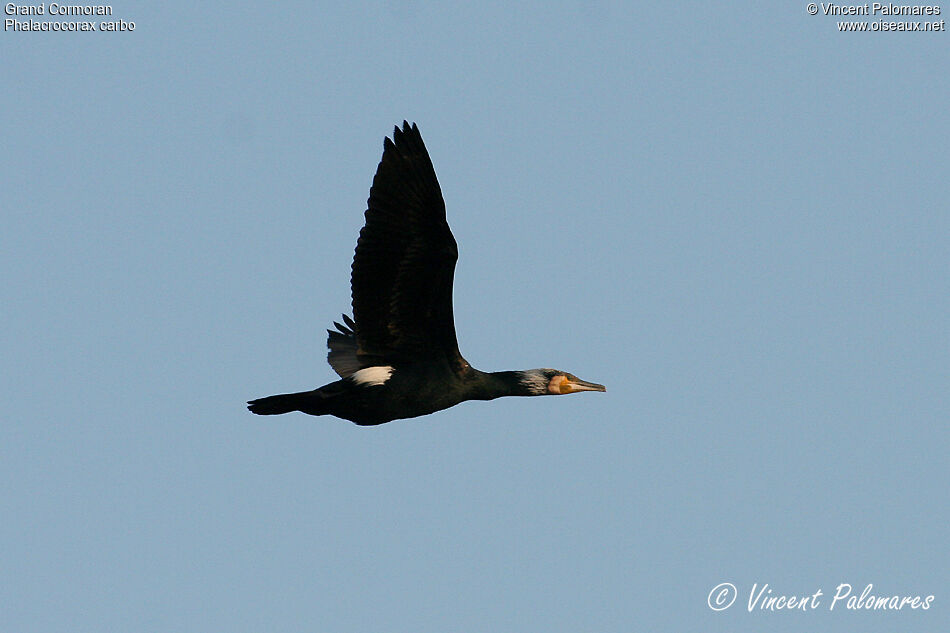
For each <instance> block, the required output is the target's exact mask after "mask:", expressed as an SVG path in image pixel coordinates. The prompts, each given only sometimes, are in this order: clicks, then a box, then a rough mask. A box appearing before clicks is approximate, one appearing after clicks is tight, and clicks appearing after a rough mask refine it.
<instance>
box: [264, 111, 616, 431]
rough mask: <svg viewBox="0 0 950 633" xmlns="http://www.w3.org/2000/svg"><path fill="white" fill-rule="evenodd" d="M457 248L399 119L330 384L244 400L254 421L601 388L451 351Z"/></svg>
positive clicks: (427, 409) (372, 205)
mask: <svg viewBox="0 0 950 633" xmlns="http://www.w3.org/2000/svg"><path fill="white" fill-rule="evenodd" d="M457 260H458V246H457V244H456V242H455V238H454V237H453V236H452V231H451V230H450V229H449V225H448V223H447V222H446V219H445V202H444V201H443V199H442V191H441V189H440V187H439V182H438V180H437V179H436V175H435V170H434V169H433V167H432V162H431V160H430V159H429V154H428V152H427V151H426V148H425V145H424V144H423V142H422V137H421V136H420V134H419V129H418V128H417V127H416V125H415V124H413V125H412V126H410V125H409V124H408V123H407V122H405V121H404V122H403V127H402V129H401V130H400V129H399V128H398V127H397V128H396V129H395V131H394V133H393V138H392V140H390V139H389V138H387V139H385V141H384V142H383V157H382V160H381V161H380V163H379V167H378V168H377V170H376V176H375V178H374V179H373V186H372V188H371V189H370V194H369V202H368V209H367V211H366V224H365V225H364V226H363V228H362V230H360V236H359V240H358V241H357V243H356V254H355V255H354V257H353V266H352V274H351V278H350V284H351V290H352V297H353V318H352V319H350V318H349V317H348V316H346V315H343V323H339V322H334V326H335V328H336V329H335V330H328V331H327V332H328V338H327V347H328V348H329V350H330V352H329V354H328V356H327V360H328V361H329V363H330V366H331V367H333V370H334V371H336V373H337V374H339V376H340V380H337V381H336V382H332V383H330V384H328V385H324V386H323V387H320V388H319V389H315V390H313V391H305V392H300V393H292V394H281V395H277V396H269V397H267V398H260V399H258V400H253V401H251V402H249V403H248V409H250V410H251V411H252V412H254V413H258V414H262V415H273V414H279V413H288V412H290V411H302V412H304V413H308V414H310V415H327V414H328V415H334V416H337V417H340V418H344V419H347V420H351V421H353V422H355V423H357V424H361V425H372V424H382V423H383V422H389V421H390V420H395V419H399V418H411V417H416V416H419V415H425V414H427V413H432V412H433V411H439V410H441V409H446V408H448V407H451V406H453V405H456V404H458V403H459V402H463V401H465V400H491V399H494V398H498V397H501V396H518V395H520V396H531V395H551V394H554V395H556V394H563V393H573V392H575V391H605V388H604V387H603V386H602V385H598V384H595V383H588V382H584V381H582V380H579V379H578V378H577V377H575V376H573V375H572V374H569V373H566V372H562V371H558V370H554V369H533V370H527V371H507V372H493V373H485V372H481V371H478V370H477V369H475V368H473V367H471V366H470V365H469V364H468V362H466V361H465V359H464V358H463V357H462V355H461V354H460V353H459V349H458V342H457V340H456V336H455V319H454V316H453V313H452V280H453V277H454V275H455V263H456V261H457Z"/></svg>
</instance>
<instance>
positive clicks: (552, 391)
mask: <svg viewBox="0 0 950 633" xmlns="http://www.w3.org/2000/svg"><path fill="white" fill-rule="evenodd" d="M520 382H521V385H522V386H523V387H524V389H525V390H526V391H527V392H528V393H529V394H530V395H532V396H560V395H562V394H565V393H577V392H578V391H607V388H606V387H605V386H603V385H598V384H597V383H595V382H587V381H586V380H581V379H580V378H578V377H577V376H575V375H574V374H570V373H568V372H566V371H561V370H560V369H529V370H528V371H523V372H521V376H520Z"/></svg>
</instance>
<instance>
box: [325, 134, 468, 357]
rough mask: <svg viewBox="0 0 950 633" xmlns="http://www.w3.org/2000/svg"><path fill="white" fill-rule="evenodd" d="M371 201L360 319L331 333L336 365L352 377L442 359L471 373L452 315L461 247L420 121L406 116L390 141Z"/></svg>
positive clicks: (361, 258) (355, 273) (358, 275)
mask: <svg viewBox="0 0 950 633" xmlns="http://www.w3.org/2000/svg"><path fill="white" fill-rule="evenodd" d="M368 206H369V208H368V209H367V211H366V225H365V226H364V227H363V229H362V230H361V231H360V237H359V241H358V242H357V243H356V254H355V256H354V258H353V269H352V276H351V286H352V292H353V317H354V321H355V322H350V321H348V320H347V323H346V326H343V327H341V326H339V325H338V326H337V329H338V330H339V332H337V333H334V332H331V333H330V337H329V339H328V340H327V345H328V346H329V347H330V356H329V360H330V364H331V365H332V366H333V368H334V369H335V370H336V371H337V373H339V374H340V375H344V374H345V375H349V374H350V373H352V372H353V371H356V370H357V369H359V368H362V367H370V366H373V365H388V364H393V363H400V362H412V361H423V360H425V361H432V360H439V359H442V358H444V359H445V360H446V361H447V362H448V363H449V365H450V366H451V367H452V368H453V370H455V371H456V372H460V373H461V372H463V371H465V370H466V369H467V367H468V364H467V363H466V362H465V360H464V359H463V358H462V357H461V355H460V354H459V350H458V341H457V339H456V337H455V320H454V317H453V315H452V279H453V277H454V275H455V262H456V260H457V259H458V246H457V245H456V243H455V238H454V237H453V236H452V231H451V230H450V229H449V225H448V223H447V222H446V220H445V202H444V201H443V200H442V190H441V189H440V188H439V182H438V180H437V179H436V176H435V170H434V169H433V168H432V161H431V160H430V159H429V153H428V152H427V151H426V148H425V145H424V144H423V142H422V136H420V134H419V129H418V128H417V127H416V125H415V124H413V125H412V126H410V125H409V123H407V122H405V121H403V127H402V130H400V129H399V128H398V127H397V128H396V129H395V132H394V133H393V138H392V140H390V139H388V138H387V139H386V140H385V141H384V143H383V157H382V160H381V161H380V163H379V167H378V168H377V170H376V177H375V178H374V179H373V186H372V188H371V189H370V193H369V204H368ZM345 320H346V319H345ZM354 342H355V349H354V345H353V343H354ZM354 357H355V362H354Z"/></svg>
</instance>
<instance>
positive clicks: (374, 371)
mask: <svg viewBox="0 0 950 633" xmlns="http://www.w3.org/2000/svg"><path fill="white" fill-rule="evenodd" d="M392 375H393V368H392V367H390V366H388V365H387V366H385V367H365V368H363V369H361V370H359V371H354V372H353V373H352V374H351V375H350V378H351V379H352V380H353V382H355V383H356V384H358V385H363V386H365V387H369V386H371V385H381V384H383V383H385V382H386V381H387V380H389V377H390V376H392Z"/></svg>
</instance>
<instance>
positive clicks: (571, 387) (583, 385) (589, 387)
mask: <svg viewBox="0 0 950 633" xmlns="http://www.w3.org/2000/svg"><path fill="white" fill-rule="evenodd" d="M564 386H566V387H567V388H568V391H567V393H574V392H575V391H607V387H605V386H603V385H598V384H597V383H596V382H587V381H586V380H581V379H580V378H577V379H575V380H570V379H566V380H565V381H564Z"/></svg>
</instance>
